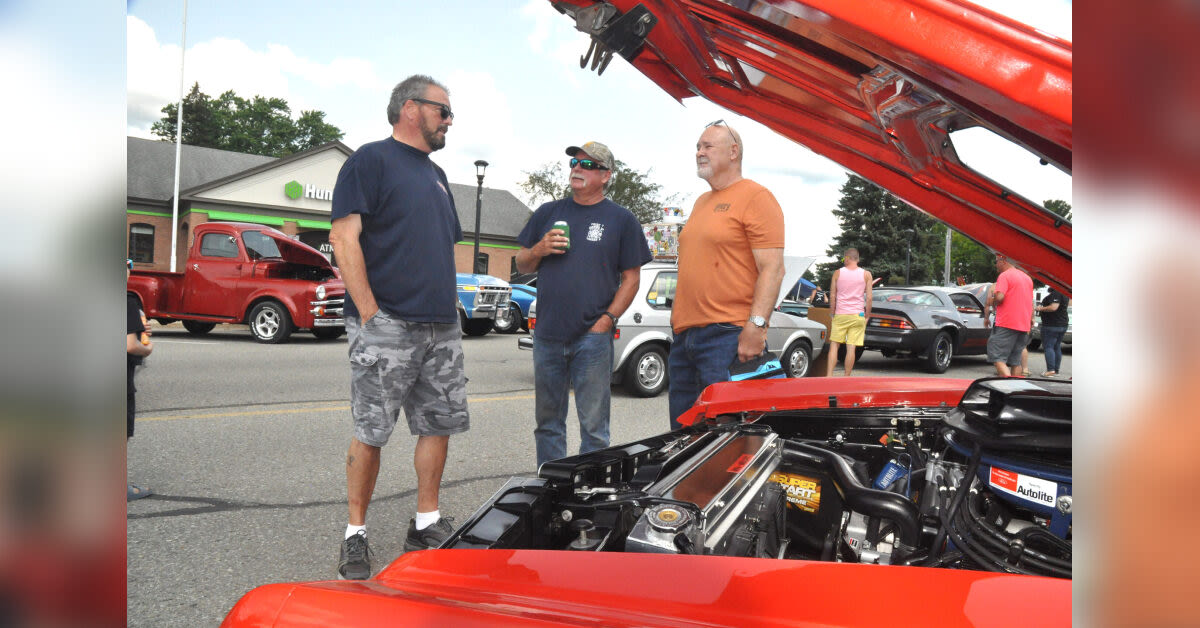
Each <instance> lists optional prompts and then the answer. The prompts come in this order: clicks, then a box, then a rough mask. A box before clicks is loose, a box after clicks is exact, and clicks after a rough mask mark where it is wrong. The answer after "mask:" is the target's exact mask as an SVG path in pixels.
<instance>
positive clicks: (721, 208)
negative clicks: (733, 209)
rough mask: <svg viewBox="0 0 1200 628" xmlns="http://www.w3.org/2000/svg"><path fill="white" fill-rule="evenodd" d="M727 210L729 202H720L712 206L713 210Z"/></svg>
mask: <svg viewBox="0 0 1200 628" xmlns="http://www.w3.org/2000/svg"><path fill="white" fill-rule="evenodd" d="M727 211H729V203H721V204H719V205H717V206H716V207H714V208H713V212H727Z"/></svg>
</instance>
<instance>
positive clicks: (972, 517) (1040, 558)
mask: <svg viewBox="0 0 1200 628" xmlns="http://www.w3.org/2000/svg"><path fill="white" fill-rule="evenodd" d="M980 499H983V496H982V495H981V494H976V495H974V496H972V497H968V498H967V510H966V512H964V513H962V514H961V516H960V519H961V520H960V521H959V522H957V523H958V525H957V526H956V527H959V528H964V529H965V530H966V531H968V532H974V533H975V534H974V535H973V538H974V539H977V540H976V543H975V545H976V546H977V547H979V548H980V550H981V551H988V548H987V547H981V546H980V544H981V543H982V544H984V545H988V546H990V547H991V549H992V550H993V551H994V552H995V553H997V554H999V555H1007V554H1008V552H1009V551H1010V550H1011V549H1012V546H1011V545H1010V543H1009V542H1010V540H1012V538H1013V537H1012V536H1010V535H1008V534H1005V533H1004V532H1003V531H1001V530H999V529H997V528H996V527H995V526H993V525H992V524H991V523H990V522H988V521H986V520H985V519H984V517H983V516H982V515H981V513H980V512H979V509H978V504H977V503H976V502H977V501H978V500H980ZM1026 530H1040V528H1036V527H1033V528H1026ZM1026 530H1023V531H1022V532H1025V531H1026ZM1031 534H1036V532H1032V533H1031ZM1046 534H1049V533H1048V532H1047V533H1046ZM1050 536H1052V537H1053V535H1050ZM1016 538H1018V539H1021V540H1022V544H1021V545H1022V551H1021V562H1022V563H1023V564H1026V565H1029V566H1031V567H1036V568H1039V569H1042V570H1043V571H1042V572H1035V573H1046V572H1049V573H1054V574H1056V575H1062V576H1064V577H1069V576H1070V574H1071V562H1070V559H1066V560H1064V559H1062V558H1059V557H1056V556H1050V555H1049V554H1046V553H1044V552H1040V551H1038V550H1036V549H1034V548H1031V547H1029V545H1028V544H1027V543H1025V542H1024V539H1023V538H1022V537H1021V535H1020V534H1018V535H1017V536H1016ZM1026 538H1027V537H1026ZM1054 538H1055V539H1056V540H1059V541H1061V539H1058V537H1054ZM1060 549H1062V548H1060ZM1065 549H1066V553H1067V554H1068V555H1069V554H1070V552H1071V547H1070V546H1069V545H1068V546H1066V548H1065ZM1001 562H1004V564H1008V563H1007V561H1001Z"/></svg>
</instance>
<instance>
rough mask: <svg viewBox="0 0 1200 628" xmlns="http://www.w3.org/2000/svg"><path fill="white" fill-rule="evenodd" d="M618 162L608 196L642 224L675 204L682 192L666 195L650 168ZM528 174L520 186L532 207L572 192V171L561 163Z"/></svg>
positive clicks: (526, 172) (654, 218)
mask: <svg viewBox="0 0 1200 628" xmlns="http://www.w3.org/2000/svg"><path fill="white" fill-rule="evenodd" d="M616 161H617V163H616V168H615V169H614V170H613V177H612V181H611V184H610V185H609V187H608V190H607V191H606V192H605V195H606V196H608V198H610V199H612V201H613V202H614V203H616V204H618V205H620V206H622V207H625V208H627V209H629V211H631V212H633V215H634V216H636V217H637V219H638V222H640V223H642V224H649V223H652V222H655V221H658V220H661V219H662V215H663V213H662V210H663V208H664V207H668V206H670V205H672V204H673V203H675V202H676V201H677V200H678V198H679V195H678V194H672V195H671V196H668V197H666V198H662V197H661V195H662V192H663V187H662V185H660V184H658V183H655V182H654V181H652V180H651V179H650V170H646V171H645V172H639V171H637V170H634V169H633V168H631V167H629V166H628V165H627V164H626V163H625V162H623V161H621V160H620V159H618V160H616ZM524 173H525V175H526V178H525V180H524V181H522V182H520V183H518V185H519V186H520V187H521V190H522V191H524V192H525V194H526V198H527V199H528V200H527V202H528V203H529V205H531V206H537V205H541V204H542V203H545V202H547V201H551V200H554V199H558V198H565V197H567V196H570V195H571V185H570V183H569V180H568V179H567V177H568V173H567V172H566V171H565V169H564V168H563V165H562V163H561V162H552V163H548V164H545V165H543V166H542V167H541V168H539V169H537V170H534V171H533V172H529V171H524Z"/></svg>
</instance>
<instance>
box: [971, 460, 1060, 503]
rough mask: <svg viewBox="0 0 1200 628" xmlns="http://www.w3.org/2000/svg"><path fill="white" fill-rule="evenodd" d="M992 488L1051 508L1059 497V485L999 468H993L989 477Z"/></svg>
mask: <svg viewBox="0 0 1200 628" xmlns="http://www.w3.org/2000/svg"><path fill="white" fill-rule="evenodd" d="M988 484H990V485H991V486H992V488H995V489H998V490H1001V491H1004V492H1005V493H1008V494H1010V495H1016V496H1017V497H1020V498H1022V499H1027V500H1029V501H1031V502H1037V503H1039V504H1041V505H1043V506H1047V507H1049V508H1053V507H1054V498H1055V496H1056V495H1058V484H1056V483H1055V482H1051V481H1050V480H1043V479H1041V478H1035V477H1033V476H1032V475H1025V474H1023V473H1016V472H1014V471H1008V470H1005V469H1001V468H999V467H992V472H991V473H990V474H989V477H988Z"/></svg>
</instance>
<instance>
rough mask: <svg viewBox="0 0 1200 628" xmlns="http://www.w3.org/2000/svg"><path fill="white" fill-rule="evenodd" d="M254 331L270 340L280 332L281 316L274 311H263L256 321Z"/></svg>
mask: <svg viewBox="0 0 1200 628" xmlns="http://www.w3.org/2000/svg"><path fill="white" fill-rule="evenodd" d="M254 330H255V331H257V332H258V335H259V336H262V337H264V338H269V337H271V336H273V335H275V332H276V331H279V315H278V314H276V313H275V311H274V310H263V311H261V312H259V313H258V317H257V318H255V319H254Z"/></svg>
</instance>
